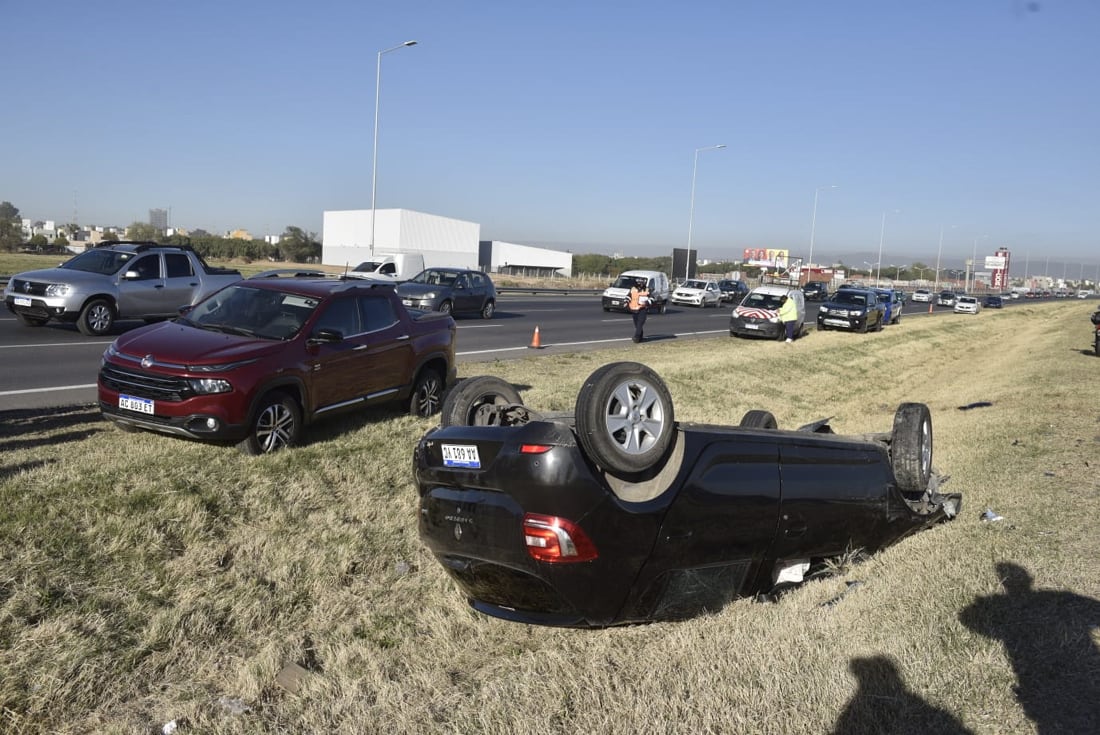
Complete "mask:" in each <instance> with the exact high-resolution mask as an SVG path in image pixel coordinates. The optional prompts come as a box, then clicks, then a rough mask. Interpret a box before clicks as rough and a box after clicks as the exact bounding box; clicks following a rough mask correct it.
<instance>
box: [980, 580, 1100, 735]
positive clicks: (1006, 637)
mask: <svg viewBox="0 0 1100 735" xmlns="http://www.w3.org/2000/svg"><path fill="white" fill-rule="evenodd" d="M996 570H997V576H998V577H999V578H1000V581H1001V585H1002V587H1003V588H1004V593H1003V594H995V595H986V596H985V597H979V598H978V599H977V600H975V601H974V602H973V603H971V604H970V605H969V606H967V607H966V608H965V609H963V611H962V612H960V613H959V620H960V621H961V622H962V624H963V625H965V626H966V627H967V628H970V629H971V630H973V631H974V632H976V633H980V634H981V635H984V636H986V637H987V638H992V639H995V640H999V641H1001V642H1002V643H1003V644H1004V647H1005V653H1006V654H1007V655H1008V658H1009V660H1010V661H1011V662H1012V668H1013V670H1014V671H1015V672H1016V680H1017V685H1016V692H1015V693H1016V699H1017V701H1019V703H1020V705H1021V706H1022V707H1023V710H1024V713H1025V714H1026V715H1027V716H1028V718H1029V719H1031V721H1032V722H1033V723H1035V728H1036V731H1037V732H1039V733H1049V734H1050V735H1054V733H1096V732H1100V676H1098V675H1097V674H1098V672H1100V650H1098V649H1097V646H1096V643H1095V642H1094V641H1093V639H1092V631H1094V630H1096V629H1097V628H1100V600H1096V599H1094V598H1092V597H1086V596H1084V595H1078V594H1076V593H1073V592H1068V591H1065V590H1054V589H1035V587H1034V586H1033V580H1032V577H1031V574H1030V573H1029V572H1028V571H1027V570H1026V569H1024V568H1023V567H1022V566H1020V565H1018V564H1014V563H1012V562H1001V563H999V564H997V567H996Z"/></svg>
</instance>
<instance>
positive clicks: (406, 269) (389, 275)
mask: <svg viewBox="0 0 1100 735" xmlns="http://www.w3.org/2000/svg"><path fill="white" fill-rule="evenodd" d="M422 270H424V256H423V255H421V254H420V253H394V254H392V255H390V254H386V253H375V254H374V259H373V260H366V261H363V262H362V263H360V264H359V265H357V266H355V268H353V269H352V270H350V271H348V276H350V277H352V278H375V279H379V280H387V281H407V280H409V279H410V278H412V277H413V276H415V275H416V274H417V273H419V272H420V271H422Z"/></svg>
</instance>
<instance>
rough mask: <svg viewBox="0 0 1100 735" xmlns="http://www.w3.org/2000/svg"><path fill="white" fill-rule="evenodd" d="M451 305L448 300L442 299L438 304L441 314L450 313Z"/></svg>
mask: <svg viewBox="0 0 1100 735" xmlns="http://www.w3.org/2000/svg"><path fill="white" fill-rule="evenodd" d="M451 306H452V304H451V302H450V301H444V302H443V303H442V304H440V305H439V311H440V312H441V313H443V314H450V313H451Z"/></svg>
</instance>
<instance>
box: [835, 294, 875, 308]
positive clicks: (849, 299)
mask: <svg viewBox="0 0 1100 735" xmlns="http://www.w3.org/2000/svg"><path fill="white" fill-rule="evenodd" d="M833 303H834V304H849V305H852V306H866V305H867V297H866V296H865V295H863V294H861V293H853V292H852V291H844V290H841V291H837V292H836V294H835V295H834V296H833Z"/></svg>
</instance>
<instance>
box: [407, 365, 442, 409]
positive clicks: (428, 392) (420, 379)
mask: <svg viewBox="0 0 1100 735" xmlns="http://www.w3.org/2000/svg"><path fill="white" fill-rule="evenodd" d="M442 402H443V378H441V377H440V376H439V371H438V370H436V369H435V368H424V369H423V370H421V371H420V375H418V376H416V384H415V385H414V386H413V391H412V395H411V396H409V413H410V414H411V415H413V416H419V417H421V418H427V417H429V416H432V415H434V414H436V413H438V412H439V406H440V404H441V403H442Z"/></svg>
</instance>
